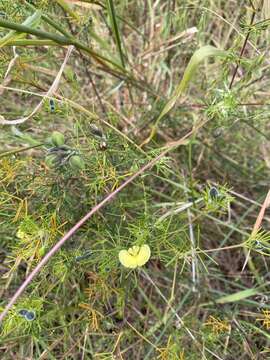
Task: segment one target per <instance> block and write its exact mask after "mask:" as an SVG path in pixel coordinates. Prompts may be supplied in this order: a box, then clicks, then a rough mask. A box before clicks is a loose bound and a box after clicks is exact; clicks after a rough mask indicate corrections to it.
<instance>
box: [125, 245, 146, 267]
mask: <svg viewBox="0 0 270 360" xmlns="http://www.w3.org/2000/svg"><path fill="white" fill-rule="evenodd" d="M150 256H151V250H150V247H149V246H148V245H142V246H137V245H134V246H132V247H131V248H129V249H128V250H121V251H120V252H119V254H118V257H119V261H120V263H121V264H122V265H123V266H125V267H127V268H130V269H135V268H136V267H137V266H143V265H144V264H146V263H147V261H148V260H149V258H150Z"/></svg>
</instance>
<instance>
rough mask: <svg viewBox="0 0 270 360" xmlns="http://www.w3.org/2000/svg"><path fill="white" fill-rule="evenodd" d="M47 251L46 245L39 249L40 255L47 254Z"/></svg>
mask: <svg viewBox="0 0 270 360" xmlns="http://www.w3.org/2000/svg"><path fill="white" fill-rule="evenodd" d="M45 252H46V247H45V246H41V248H40V249H39V250H38V255H39V256H40V257H43V256H44V254H45Z"/></svg>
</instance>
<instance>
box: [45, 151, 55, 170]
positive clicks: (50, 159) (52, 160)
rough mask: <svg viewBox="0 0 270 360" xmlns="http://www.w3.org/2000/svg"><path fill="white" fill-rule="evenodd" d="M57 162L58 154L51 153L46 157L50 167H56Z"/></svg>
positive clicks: (46, 162)
mask: <svg viewBox="0 0 270 360" xmlns="http://www.w3.org/2000/svg"><path fill="white" fill-rule="evenodd" d="M56 162H57V156H56V155H54V154H49V155H47V156H46V158H45V164H46V165H47V166H48V167H50V168H52V167H54V166H55V163H56Z"/></svg>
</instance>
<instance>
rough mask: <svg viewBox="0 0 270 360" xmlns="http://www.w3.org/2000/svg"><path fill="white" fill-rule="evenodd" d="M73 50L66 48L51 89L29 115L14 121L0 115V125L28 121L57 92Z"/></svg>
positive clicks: (72, 47)
mask: <svg viewBox="0 0 270 360" xmlns="http://www.w3.org/2000/svg"><path fill="white" fill-rule="evenodd" d="M73 49H74V46H73V45H71V46H69V47H68V49H67V53H66V56H65V59H64V61H63V63H62V65H61V67H60V69H59V72H58V74H57V76H56V78H55V79H54V81H53V83H52V85H51V87H50V88H49V90H48V91H47V93H46V94H45V95H44V96H43V98H42V100H41V101H40V102H39V103H38V105H37V106H36V107H35V108H34V110H33V111H32V112H31V113H30V114H29V115H27V116H26V117H23V118H19V119H14V120H6V119H5V118H4V117H3V116H2V115H0V125H17V124H22V123H24V122H25V121H27V120H29V119H30V118H31V117H32V116H33V115H35V114H36V113H37V112H38V110H39V109H40V108H41V107H42V105H43V103H44V101H45V100H46V99H48V98H49V97H51V96H52V95H53V94H54V93H55V91H56V90H57V88H58V86H59V82H60V79H61V76H62V74H63V71H64V69H65V66H66V64H67V61H68V59H69V57H70V55H71V53H72V50H73Z"/></svg>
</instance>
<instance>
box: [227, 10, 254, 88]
mask: <svg viewBox="0 0 270 360" xmlns="http://www.w3.org/2000/svg"><path fill="white" fill-rule="evenodd" d="M255 16H256V11H255V10H254V9H253V12H252V15H251V19H250V23H249V29H248V32H247V35H246V37H245V41H244V43H243V46H242V49H241V52H240V55H239V60H238V63H237V64H236V67H235V69H234V72H233V76H232V80H231V82H230V85H229V89H231V88H232V86H233V83H234V80H235V77H236V74H237V71H238V68H239V65H240V60H241V58H242V56H243V54H244V51H245V49H246V46H247V43H248V39H249V36H250V34H251V30H252V29H251V27H252V25H253V22H254V19H255Z"/></svg>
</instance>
